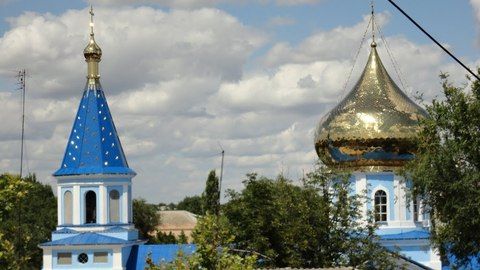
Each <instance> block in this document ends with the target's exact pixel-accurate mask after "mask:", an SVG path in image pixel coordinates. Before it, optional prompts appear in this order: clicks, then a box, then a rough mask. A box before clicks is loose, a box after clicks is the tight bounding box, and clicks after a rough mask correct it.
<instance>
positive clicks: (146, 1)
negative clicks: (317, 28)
mask: <svg viewBox="0 0 480 270" xmlns="http://www.w3.org/2000/svg"><path fill="white" fill-rule="evenodd" d="M85 1H86V2H88V3H90V4H94V5H106V6H120V5H121V6H124V5H159V6H164V7H170V8H182V9H194V8H201V7H213V6H216V5H218V4H222V3H230V4H246V3H260V4H269V3H274V4H276V5H279V6H294V5H305V4H307V5H311V4H316V3H320V2H322V1H323V0H85Z"/></svg>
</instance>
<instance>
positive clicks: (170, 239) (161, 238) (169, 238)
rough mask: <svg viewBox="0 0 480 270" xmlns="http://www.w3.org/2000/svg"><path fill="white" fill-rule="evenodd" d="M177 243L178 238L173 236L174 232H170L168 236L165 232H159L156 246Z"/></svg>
mask: <svg viewBox="0 0 480 270" xmlns="http://www.w3.org/2000/svg"><path fill="white" fill-rule="evenodd" d="M177 242H178V241H177V238H176V237H175V235H173V234H172V232H169V233H168V234H167V233H165V232H157V239H155V244H157V243H158V244H176V243H177Z"/></svg>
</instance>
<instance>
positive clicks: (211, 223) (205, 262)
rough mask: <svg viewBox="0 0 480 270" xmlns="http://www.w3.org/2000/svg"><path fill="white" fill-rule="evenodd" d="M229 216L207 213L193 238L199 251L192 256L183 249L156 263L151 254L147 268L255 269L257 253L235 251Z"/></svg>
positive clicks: (196, 228) (165, 269) (184, 269)
mask: <svg viewBox="0 0 480 270" xmlns="http://www.w3.org/2000/svg"><path fill="white" fill-rule="evenodd" d="M229 227H230V226H229V224H228V220H227V219H226V218H225V217H224V216H214V215H212V214H209V213H207V214H206V215H205V216H204V217H202V218H200V219H199V221H198V223H197V226H196V227H195V230H194V231H193V234H192V236H193V239H194V242H195V244H196V251H195V253H194V254H192V255H191V256H188V257H187V256H185V255H184V254H183V252H182V251H180V252H179V254H178V256H177V258H176V260H175V261H174V262H172V263H169V264H165V263H163V264H162V263H161V264H158V265H155V263H154V262H153V261H152V259H151V258H147V268H146V269H147V270H167V269H168V270H187V269H188V270H193V269H222V270H253V269H255V267H254V266H255V261H256V256H254V255H247V256H244V257H242V256H240V255H239V254H236V253H234V250H232V249H231V245H232V243H233V242H234V236H233V235H232V233H231V231H230V229H229Z"/></svg>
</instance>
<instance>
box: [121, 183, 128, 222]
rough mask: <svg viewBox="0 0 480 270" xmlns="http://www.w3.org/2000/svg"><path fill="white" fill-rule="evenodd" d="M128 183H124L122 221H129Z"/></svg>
mask: <svg viewBox="0 0 480 270" xmlns="http://www.w3.org/2000/svg"><path fill="white" fill-rule="evenodd" d="M128 214H129V211H128V184H124V185H123V194H122V222H123V223H128Z"/></svg>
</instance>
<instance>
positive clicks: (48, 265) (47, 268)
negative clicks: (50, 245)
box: [42, 249, 53, 270]
mask: <svg viewBox="0 0 480 270" xmlns="http://www.w3.org/2000/svg"><path fill="white" fill-rule="evenodd" d="M52 261H53V258H52V250H51V249H44V250H43V268H42V269H43V270H52V264H53V262H52Z"/></svg>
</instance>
